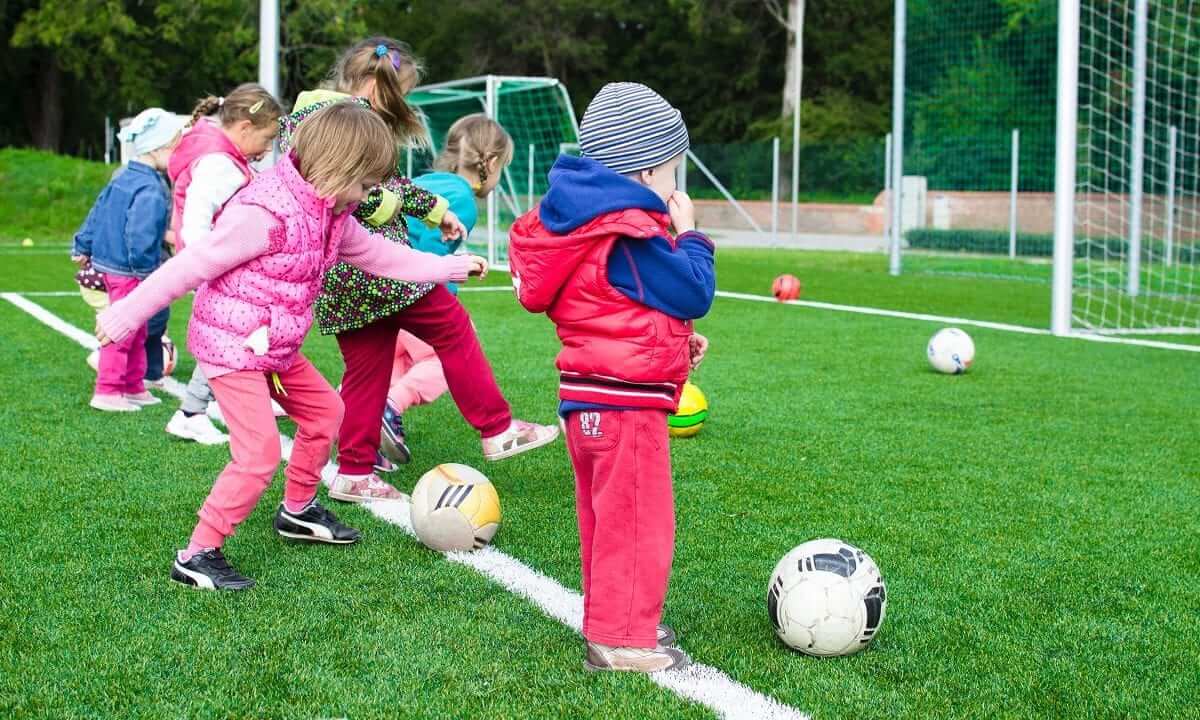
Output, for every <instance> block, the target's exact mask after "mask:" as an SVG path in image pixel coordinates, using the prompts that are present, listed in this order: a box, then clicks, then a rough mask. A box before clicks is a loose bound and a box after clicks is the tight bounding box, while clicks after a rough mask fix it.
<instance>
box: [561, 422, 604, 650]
mask: <svg viewBox="0 0 1200 720" xmlns="http://www.w3.org/2000/svg"><path fill="white" fill-rule="evenodd" d="M578 415H579V413H577V412H575V413H571V414H569V415H567V417H566V419H565V421H564V422H565V423H566V425H567V427H568V428H569V427H571V426H572V425H573V424H577V423H579V422H580V419H579V417H578ZM580 438H581V435H580V433H572V432H571V431H570V430H568V431H567V453H568V454H569V455H570V456H571V469H572V470H574V471H575V519H576V521H577V522H578V524H579V569H580V572H581V575H582V576H583V616H584V617H585V618H586V617H588V616H589V615H590V614H591V613H589V612H588V602H589V601H590V599H591V597H592V591H591V585H592V540H593V538H594V536H595V533H596V513H595V511H594V510H593V508H592V472H593V471H594V469H595V468H594V467H593V466H592V455H591V453H589V452H588V451H587V449H585V447H583V446H582V445H581V443H580ZM585 627H586V625H585Z"/></svg>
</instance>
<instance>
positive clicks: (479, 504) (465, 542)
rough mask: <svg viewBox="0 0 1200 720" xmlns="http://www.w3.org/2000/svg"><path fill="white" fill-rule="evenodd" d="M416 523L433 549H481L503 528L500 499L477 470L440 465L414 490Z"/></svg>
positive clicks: (452, 464) (420, 534)
mask: <svg viewBox="0 0 1200 720" xmlns="http://www.w3.org/2000/svg"><path fill="white" fill-rule="evenodd" d="M412 524H413V529H414V530H416V532H417V539H418V540H420V541H421V543H422V544H424V545H425V547H427V548H429V549H430V550H437V551H439V552H448V551H452V550H459V551H461V550H478V549H479V548H481V547H483V546H484V545H487V544H488V543H490V542H491V541H492V538H493V537H495V536H496V531H497V530H499V529H500V497H499V496H498V495H497V494H496V488H495V486H493V485H492V483H491V481H489V480H488V479H487V478H486V477H485V476H484V475H483V473H481V472H479V471H478V470H476V469H475V468H473V467H470V466H469V465H460V464H458V463H446V464H443V465H438V466H437V467H435V468H434V469H432V470H430V471H429V472H427V473H425V474H424V475H422V476H421V479H420V480H418V481H417V486H416V487H415V488H413V492H412Z"/></svg>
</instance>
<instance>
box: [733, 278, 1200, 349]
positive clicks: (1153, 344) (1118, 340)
mask: <svg viewBox="0 0 1200 720" xmlns="http://www.w3.org/2000/svg"><path fill="white" fill-rule="evenodd" d="M717 297H722V298H728V299H730V300H749V301H752V302H765V303H775V304H778V305H798V306H800V307H807V308H814V309H817V310H834V311H836V312H848V313H856V314H859V315H877V316H880V317H890V318H900V319H902V320H922V321H926V322H936V323H941V324H944V325H968V326H971V327H981V328H987V329H989V330H1002V331H1004V332H1015V333H1024V334H1026V335H1050V334H1051V333H1050V331H1049V330H1046V329H1043V328H1035V327H1029V326H1027V325H1009V324H1007V323H997V322H989V321H987V320H970V319H967V318H956V317H947V316H945V315H927V314H925V313H910V312H903V311H901V310H884V309H881V308H873V307H860V306H858V305H835V304H833V303H825V302H816V301H813V300H786V301H783V302H780V301H779V300H776V299H775V298H773V297H771V296H769V295H749V294H746V293H735V292H726V291H724V290H718V291H717ZM1066 337H1067V338H1068V339H1071V340H1089V341H1091V342H1100V343H1111V344H1116V345H1137V346H1139V347H1148V348H1156V349H1159V350H1182V351H1183V352H1193V353H1200V345H1184V344H1182V343H1169V342H1162V341H1159V340H1139V339H1135V338H1126V337H1110V336H1105V335H1096V334H1093V333H1084V332H1073V333H1071V334H1070V335H1067V336H1066Z"/></svg>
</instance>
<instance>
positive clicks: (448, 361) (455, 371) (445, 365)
mask: <svg viewBox="0 0 1200 720" xmlns="http://www.w3.org/2000/svg"><path fill="white" fill-rule="evenodd" d="M394 317H396V318H397V320H398V321H399V325H400V327H401V329H404V330H407V331H408V332H410V333H412V334H413V335H416V336H417V337H418V338H420V339H421V340H423V341H424V342H427V343H429V344H430V345H431V346H433V349H434V350H435V351H436V352H437V356H438V360H440V361H441V363H442V370H443V372H445V377H446V385H447V386H448V387H449V388H450V394H451V395H452V396H453V397H454V403H455V404H456V405H458V410H459V412H461V413H462V416H463V418H464V419H465V420H466V421H467V422H468V423H470V424H471V426H472V427H474V428H475V429H476V430H478V431H479V434H480V436H481V437H485V438H487V437H492V436H494V435H499V434H500V433H502V432H504V431H505V430H507V429H508V427H509V425H511V424H512V411H511V410H510V408H509V406H508V401H507V400H505V399H504V395H503V394H502V393H501V392H500V387H499V386H498V385H497V384H496V378H495V376H493V375H492V367H491V365H489V364H488V360H487V357H486V356H485V355H484V354H483V348H482V347H480V345H479V338H478V336H476V335H475V328H473V327H471V318H470V316H469V315H467V311H466V310H465V309H464V308H463V306H462V303H460V302H459V301H458V298H456V297H454V295H452V294H451V293H450V291H449V290H447V289H446V288H444V287H442V286H441V285H439V286H437V287H435V288H434V289H433V290H432V291H431V292H430V293H429V294H428V295H426V296H425V297H423V298H421V299H420V300H418V301H417V302H416V303H414V304H413V305H412V306H411V307H408V308H405V309H404V310H402V311H400V312H399V313H397V314H396V315H395V316H394Z"/></svg>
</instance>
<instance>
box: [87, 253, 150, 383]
mask: <svg viewBox="0 0 1200 720" xmlns="http://www.w3.org/2000/svg"><path fill="white" fill-rule="evenodd" d="M104 284H105V285H106V286H107V287H108V302H109V304H112V303H115V302H116V301H118V300H120V299H121V298H123V297H125V296H126V295H128V294H129V293H131V292H133V291H134V289H135V288H137V286H138V285H141V284H142V281H141V280H138V279H137V278H135V277H129V276H126V275H113V274H112V273H104ZM145 345H146V326H145V325H143V326H142V327H140V328H138V330H137V332H135V333H133V334H132V335H130V336H129V337H127V338H125V340H124V341H123V342H119V343H109V344H107V345H104V346H103V347H101V348H100V367H99V368H97V370H96V394H97V395H121V394H122V393H128V394H130V395H137V394H138V393H143V392H146V385H145V383H144V382H143V381H142V378H144V377H145V376H146V350H145Z"/></svg>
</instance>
